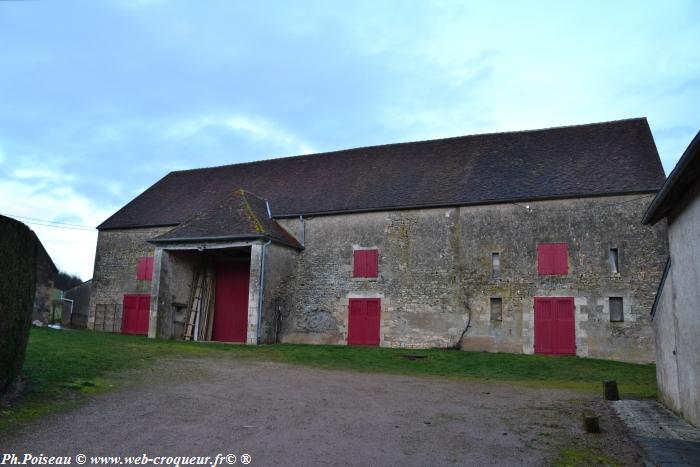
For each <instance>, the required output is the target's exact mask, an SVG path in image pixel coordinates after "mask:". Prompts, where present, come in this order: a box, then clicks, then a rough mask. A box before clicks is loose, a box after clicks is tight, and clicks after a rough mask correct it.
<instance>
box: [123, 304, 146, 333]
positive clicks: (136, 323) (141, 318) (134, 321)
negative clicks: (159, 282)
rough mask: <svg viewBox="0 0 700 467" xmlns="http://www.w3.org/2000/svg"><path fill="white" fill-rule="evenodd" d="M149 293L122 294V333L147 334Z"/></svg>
mask: <svg viewBox="0 0 700 467" xmlns="http://www.w3.org/2000/svg"><path fill="white" fill-rule="evenodd" d="M150 308H151V296H150V295H131V294H126V295H124V301H123V302H122V334H138V335H144V336H145V335H146V334H148V321H149V317H150Z"/></svg>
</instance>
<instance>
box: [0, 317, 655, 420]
mask: <svg viewBox="0 0 700 467" xmlns="http://www.w3.org/2000/svg"><path fill="white" fill-rule="evenodd" d="M407 355H421V356H425V358H420V359H416V360H408V359H407V358H405V357H406V356H407ZM204 356H219V357H222V358H246V359H249V358H252V359H259V360H266V361H274V362H282V363H292V364H300V365H306V366H312V367H317V368H326V369H337V370H355V371H364V372H377V373H392V374H403V375H414V376H434V377H449V378H462V379H471V380H482V381H505V382H513V383H519V384H524V385H527V386H532V387H547V388H557V389H572V390H577V391H585V392H600V391H602V381H603V380H606V379H614V380H616V381H617V382H618V385H619V388H620V392H621V395H622V397H653V396H655V394H656V384H655V369H654V365H635V364H630V363H621V362H612V361H606V360H594V359H587V358H571V357H567V358H562V357H549V356H540V355H516V354H505V353H486V352H456V351H450V350H440V349H431V350H403V349H385V348H376V347H345V346H326V345H291V344H278V345H265V346H244V345H226V344H216V343H196V342H179V341H170V340H168V341H165V340H154V339H146V338H144V337H135V336H123V335H119V334H108V333H99V332H90V331H55V330H51V329H43V328H34V329H32V331H31V335H30V339H29V346H28V348H27V359H26V361H25V364H24V369H23V375H24V378H25V379H26V381H27V388H26V390H25V394H24V396H23V397H22V399H21V400H20V401H18V402H17V403H16V404H14V405H12V406H11V407H7V408H2V409H0V430H3V429H6V428H8V427H10V426H13V425H16V424H18V423H21V422H23V421H26V420H30V419H33V418H36V417H39V416H42V415H45V414H48V413H51V412H55V411H58V410H62V409H65V408H67V407H70V406H72V405H74V404H76V403H78V402H80V401H81V400H82V399H84V398H85V396H86V395H89V394H94V393H99V392H101V391H105V390H109V389H110V388H113V387H115V386H116V385H118V383H119V382H118V380H116V379H115V375H116V374H117V372H118V371H119V370H125V369H129V368H138V367H143V366H146V365H149V364H150V363H152V362H153V361H154V360H156V359H158V358H163V357H195V358H196V357H204Z"/></svg>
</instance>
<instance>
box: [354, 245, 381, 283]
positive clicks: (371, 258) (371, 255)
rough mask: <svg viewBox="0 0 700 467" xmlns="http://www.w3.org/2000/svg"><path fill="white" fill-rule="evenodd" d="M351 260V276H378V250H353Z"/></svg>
mask: <svg viewBox="0 0 700 467" xmlns="http://www.w3.org/2000/svg"><path fill="white" fill-rule="evenodd" d="M352 260H353V265H352V277H369V278H373V277H379V250H355V251H353V252H352Z"/></svg>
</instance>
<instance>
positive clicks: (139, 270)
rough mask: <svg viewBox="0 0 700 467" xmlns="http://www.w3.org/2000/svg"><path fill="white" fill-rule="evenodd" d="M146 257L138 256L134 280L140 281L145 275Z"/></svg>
mask: <svg viewBox="0 0 700 467" xmlns="http://www.w3.org/2000/svg"><path fill="white" fill-rule="evenodd" d="M145 259H146V258H139V261H138V263H137V265H136V280H139V281H142V280H144V278H145V277H146V261H144V260H145Z"/></svg>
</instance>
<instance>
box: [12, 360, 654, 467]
mask: <svg viewBox="0 0 700 467" xmlns="http://www.w3.org/2000/svg"><path fill="white" fill-rule="evenodd" d="M122 378H123V380H124V384H123V385H122V386H121V387H120V389H119V390H117V391H114V392H111V393H108V394H102V395H99V396H96V397H94V398H92V399H91V400H90V401H89V402H88V403H87V404H85V405H82V406H80V407H78V408H76V409H74V410H72V411H70V412H66V413H62V414H58V415H53V416H49V417H46V418H44V419H41V420H38V421H36V422H34V423H31V424H28V425H26V426H24V427H23V428H21V429H20V430H19V431H17V432H14V433H11V434H9V437H8V434H7V433H5V434H4V437H5V438H6V439H0V453H16V454H18V455H23V454H24V453H32V454H34V455H38V454H40V453H43V454H44V455H46V456H58V455H61V456H76V454H78V453H82V454H86V455H87V456H93V455H100V456H127V455H138V456H141V455H142V454H146V455H148V456H149V457H151V458H152V457H154V456H184V455H186V456H194V455H199V456H212V457H214V456H216V455H217V454H219V453H221V454H224V455H226V454H229V453H230V454H235V455H236V456H238V457H237V462H236V463H237V465H240V464H241V462H240V460H241V458H240V456H241V454H244V453H245V454H249V455H250V456H251V458H252V462H251V463H250V465H293V466H296V465H298V466H316V465H333V466H335V465H362V466H367V465H381V466H385V465H386V466H390V465H397V466H398V465H402V466H413V465H416V466H439V465H478V466H489V465H494V466H495V465H498V466H508V465H525V466H530V465H531V466H537V465H551V464H552V462H553V461H554V460H555V459H556V458H557V457H558V456H559V454H560V453H561V451H562V450H563V449H573V450H574V451H575V452H579V451H582V450H583V451H585V450H593V451H600V452H603V453H605V454H606V455H607V456H610V457H612V458H614V459H616V460H617V461H619V462H620V464H622V465H641V458H640V457H639V452H640V451H639V448H638V446H637V445H636V444H634V442H633V441H632V439H631V437H630V436H629V434H628V432H627V431H626V429H625V428H624V425H623V424H622V423H621V422H620V420H619V419H618V418H617V417H616V415H614V413H613V411H612V410H611V408H610V406H609V405H608V404H607V403H605V402H602V401H600V398H599V397H594V396H585V395H583V396H582V395H581V394H578V393H573V392H566V391H558V390H547V389H532V388H525V387H522V386H518V385H510V384H503V383H490V382H469V381H457V380H448V379H438V378H417V377H407V376H393V375H378V374H364V373H356V372H341V371H329V370H320V369H312V368H304V367H299V366H291V365H283V364H276V363H264V362H254V361H240V360H233V359H226V358H201V359H189V360H178V361H161V362H160V363H159V365H158V366H157V367H154V368H152V369H147V370H138V371H132V372H128V373H125V374H124V375H123V376H122ZM584 409H593V410H595V411H596V412H597V413H599V414H600V415H601V424H602V428H603V433H602V434H584V433H583V432H582V429H581V423H580V414H581V412H582V410H584ZM8 438H9V439H8ZM229 460H232V458H229ZM87 465H90V461H89V458H88V462H87ZM224 465H226V464H224Z"/></svg>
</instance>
